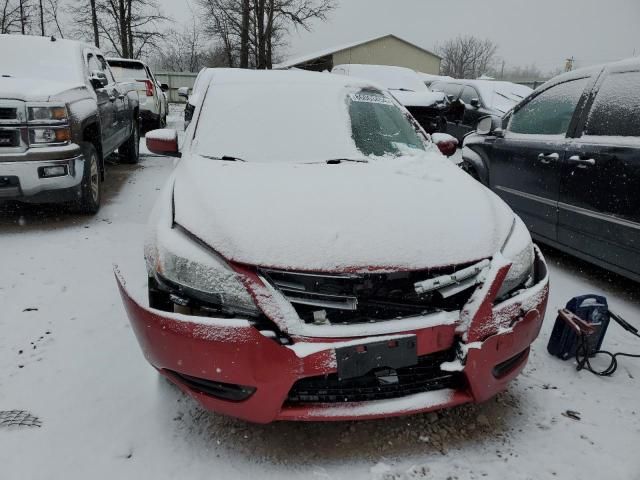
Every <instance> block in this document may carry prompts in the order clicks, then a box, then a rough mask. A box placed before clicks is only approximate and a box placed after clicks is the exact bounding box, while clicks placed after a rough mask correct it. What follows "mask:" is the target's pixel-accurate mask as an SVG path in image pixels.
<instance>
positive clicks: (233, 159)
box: [200, 155, 246, 162]
mask: <svg viewBox="0 0 640 480" xmlns="http://www.w3.org/2000/svg"><path fill="white" fill-rule="evenodd" d="M200 156H201V157H203V158H208V159H210V160H220V161H223V162H246V160H244V159H242V158H238V157H231V156H229V155H223V156H222V157H212V156H210V155H200Z"/></svg>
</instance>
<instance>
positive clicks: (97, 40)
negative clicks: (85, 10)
mask: <svg viewBox="0 0 640 480" xmlns="http://www.w3.org/2000/svg"><path fill="white" fill-rule="evenodd" d="M91 25H92V26H93V43H95V45H96V47H97V48H100V34H99V33H98V12H97V11H96V0H91Z"/></svg>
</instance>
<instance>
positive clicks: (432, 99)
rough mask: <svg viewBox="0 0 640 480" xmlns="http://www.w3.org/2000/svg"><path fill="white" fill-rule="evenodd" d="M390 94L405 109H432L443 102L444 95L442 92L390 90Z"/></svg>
mask: <svg viewBox="0 0 640 480" xmlns="http://www.w3.org/2000/svg"><path fill="white" fill-rule="evenodd" d="M390 92H391V95H393V96H394V97H395V99H396V100H398V102H400V103H401V104H402V105H404V106H405V107H432V106H433V105H435V104H437V103H438V102H444V100H445V95H444V93H442V92H427V91H423V92H405V91H403V90H391V91H390Z"/></svg>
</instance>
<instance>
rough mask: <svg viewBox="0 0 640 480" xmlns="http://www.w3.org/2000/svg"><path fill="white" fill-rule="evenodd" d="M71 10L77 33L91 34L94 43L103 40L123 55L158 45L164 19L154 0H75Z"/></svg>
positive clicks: (98, 44)
mask: <svg viewBox="0 0 640 480" xmlns="http://www.w3.org/2000/svg"><path fill="white" fill-rule="evenodd" d="M72 14H73V18H74V23H75V26H76V29H75V32H74V33H75V34H76V35H77V36H81V37H84V38H89V37H93V39H94V43H95V44H96V46H100V45H101V44H102V43H105V44H106V48H107V49H108V51H109V52H110V53H113V54H115V55H118V56H120V57H124V58H140V56H141V55H142V54H143V53H144V52H145V51H146V50H148V49H149V48H150V47H156V46H158V44H159V42H160V40H161V38H162V36H163V32H162V31H161V30H160V26H161V24H162V23H163V22H164V21H165V20H167V19H166V17H164V16H163V15H162V13H161V11H160V7H159V5H158V2H157V0H89V1H87V0H76V4H75V5H74V6H73V7H72Z"/></svg>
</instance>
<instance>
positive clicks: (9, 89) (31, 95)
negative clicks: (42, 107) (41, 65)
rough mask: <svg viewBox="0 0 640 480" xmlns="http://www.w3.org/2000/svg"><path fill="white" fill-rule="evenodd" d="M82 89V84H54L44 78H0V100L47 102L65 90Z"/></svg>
mask: <svg viewBox="0 0 640 480" xmlns="http://www.w3.org/2000/svg"><path fill="white" fill-rule="evenodd" d="M84 87H85V85H84V84H82V83H76V82H56V81H52V80H48V79H44V78H25V77H0V98H9V99H13V100H22V101H24V102H47V101H49V99H50V98H51V97H53V96H56V95H59V94H61V93H63V92H65V91H67V90H72V89H75V88H84Z"/></svg>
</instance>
